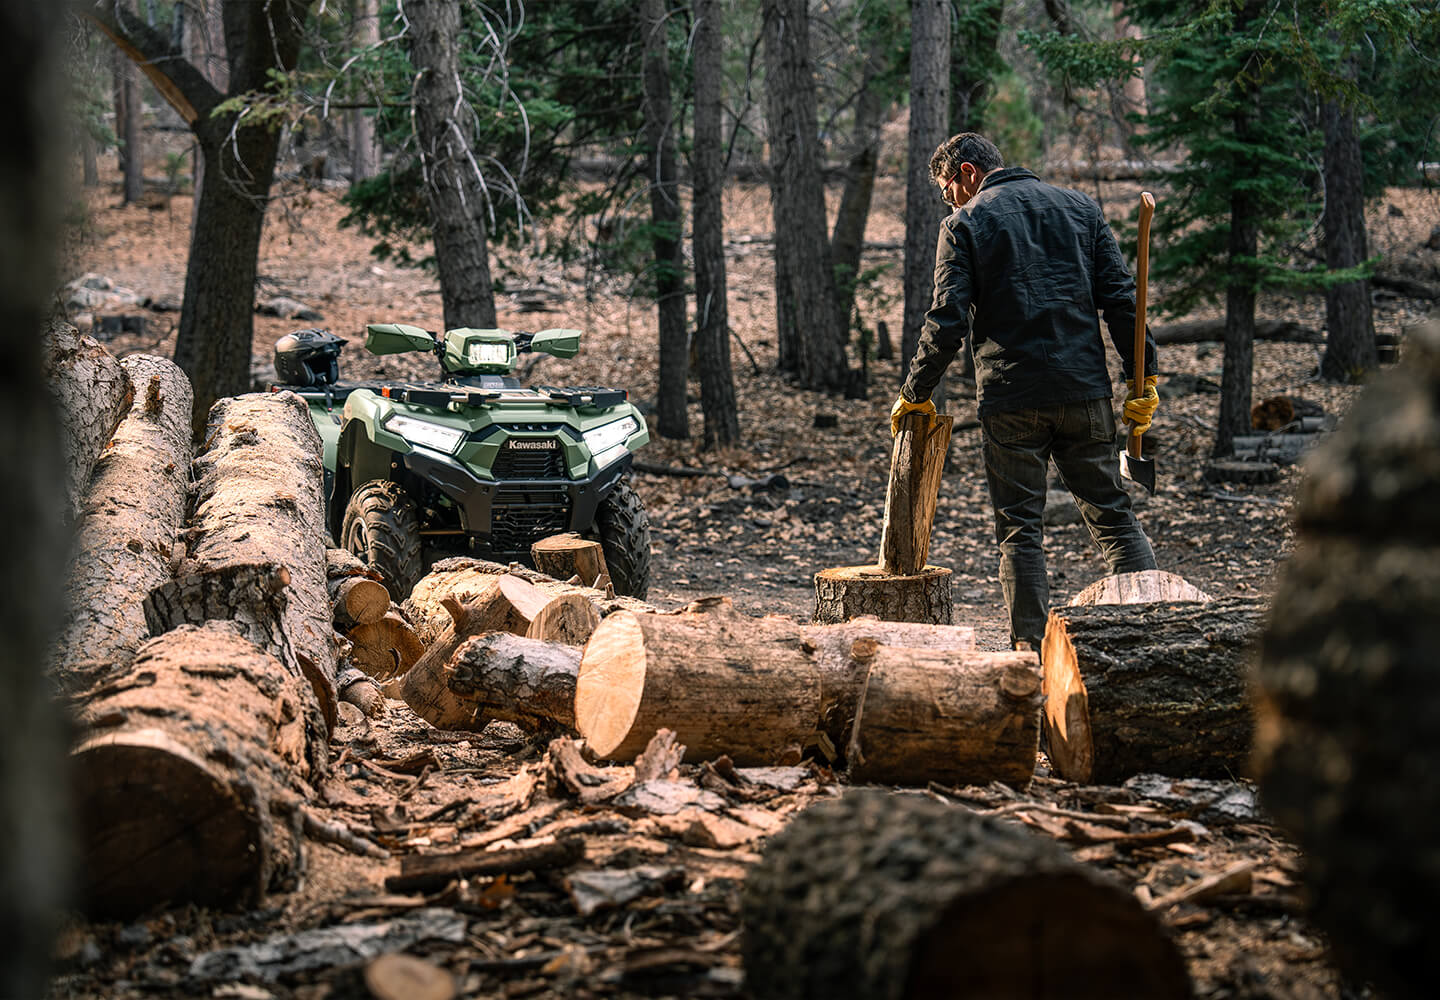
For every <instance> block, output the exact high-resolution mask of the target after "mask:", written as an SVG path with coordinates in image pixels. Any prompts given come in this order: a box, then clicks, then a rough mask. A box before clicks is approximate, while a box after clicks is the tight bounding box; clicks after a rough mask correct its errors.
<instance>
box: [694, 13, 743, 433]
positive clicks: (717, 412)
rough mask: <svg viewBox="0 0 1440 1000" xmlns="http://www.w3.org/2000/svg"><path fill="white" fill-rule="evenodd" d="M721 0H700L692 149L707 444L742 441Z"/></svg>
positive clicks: (697, 343)
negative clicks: (730, 271)
mask: <svg viewBox="0 0 1440 1000" xmlns="http://www.w3.org/2000/svg"><path fill="white" fill-rule="evenodd" d="M722 17H723V4H721V3H720V0H696V2H695V27H694V43H693V57H692V58H693V60H694V63H693V67H694V69H693V72H694V77H695V79H694V87H695V121H694V124H693V127H692V131H693V133H694V135H693V140H694V147H695V148H694V152H693V153H692V154H691V168H690V173H691V181H692V184H693V188H692V192H691V197H692V202H691V211H692V213H693V215H694V222H693V226H694V235H693V244H694V255H695V354H696V361H697V364H698V366H699V368H700V413H701V415H702V419H703V422H704V432H703V433H704V437H703V445H704V447H705V449H706V450H709V449H712V448H727V447H729V446H731V445H734V444H738V443H739V442H740V417H739V408H738V406H737V405H736V402H735V378H734V375H733V371H732V368H731V364H730V309H729V305H728V295H729V292H728V291H727V282H726V275H725V209H724V204H723V201H722V197H723V195H724V191H725V147H724V135H723V131H722V126H721V117H722V108H723V102H724V96H725V95H724V62H723V52H724V50H723V45H722V42H721V37H720V31H721V19H722Z"/></svg>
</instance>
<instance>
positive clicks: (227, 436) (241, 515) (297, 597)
mask: <svg viewBox="0 0 1440 1000" xmlns="http://www.w3.org/2000/svg"><path fill="white" fill-rule="evenodd" d="M212 186H213V187H219V186H220V185H212ZM206 439H207V441H209V448H208V449H207V450H206V451H205V452H204V453H202V454H201V455H199V456H198V457H197V458H196V460H195V492H194V515H193V516H192V519H191V523H192V527H191V532H190V539H189V553H188V555H189V558H190V559H191V560H193V561H194V562H195V563H196V564H198V566H199V567H200V569H202V570H205V569H218V568H222V567H226V566H231V565H260V564H266V563H272V562H276V561H278V562H279V563H280V564H281V565H283V566H284V568H285V569H286V571H287V572H288V575H289V586H288V588H287V591H286V594H287V600H286V607H285V610H284V613H283V615H282V626H283V632H284V635H285V637H286V640H287V642H288V643H289V644H290V645H291V647H292V648H291V653H290V657H291V658H293V660H294V661H295V665H297V666H298V667H299V668H300V669H301V670H302V671H303V673H304V676H306V677H307V678H309V680H310V682H311V684H312V686H313V687H314V689H315V699H316V703H317V704H318V705H319V707H320V708H321V710H322V712H323V713H324V717H325V720H326V723H327V724H328V725H331V726H333V725H334V722H335V718H336V715H335V712H336V691H335V654H336V650H335V643H334V628H333V627H332V624H331V611H330V597H329V592H328V590H327V588H326V585H325V549H326V546H325V540H326V533H325V505H324V500H323V499H322V495H321V489H322V486H321V484H322V473H323V471H324V470H323V467H322V466H321V462H320V435H319V434H318V433H317V432H316V430H315V424H314V423H313V422H312V421H311V419H310V411H309V407H307V406H306V404H305V401H304V400H303V399H301V398H300V397H299V396H297V395H295V394H294V393H290V392H284V393H252V394H249V395H245V396H241V397H238V398H235V399H225V400H221V401H220V402H219V403H217V404H216V405H215V408H214V409H213V410H212V411H211V414H210V426H209V432H208V434H207V436H206ZM279 658H280V660H281V662H282V663H284V664H285V665H286V667H287V668H288V667H290V666H291V662H290V659H289V658H287V657H286V656H283V655H282V656H280V657H279Z"/></svg>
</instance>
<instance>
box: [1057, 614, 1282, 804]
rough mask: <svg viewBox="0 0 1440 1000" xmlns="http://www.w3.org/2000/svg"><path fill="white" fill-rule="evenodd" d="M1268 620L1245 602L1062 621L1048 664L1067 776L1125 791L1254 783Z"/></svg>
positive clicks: (1061, 767)
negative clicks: (1173, 781)
mask: <svg viewBox="0 0 1440 1000" xmlns="http://www.w3.org/2000/svg"><path fill="white" fill-rule="evenodd" d="M1263 614H1264V608H1263V606H1262V604H1261V602H1260V601H1259V600H1256V599H1252V598H1241V597H1227V598H1218V599H1215V600H1212V601H1210V602H1209V603H1206V604H1199V603H1191V602H1183V603H1174V604H1131V605H1093V606H1090V607H1063V608H1055V609H1053V610H1051V612H1050V620H1049V622H1048V623H1047V624H1046V628H1045V641H1044V647H1043V651H1042V654H1041V661H1042V662H1043V663H1044V665H1045V722H1046V735H1047V738H1048V745H1049V752H1050V763H1051V765H1052V766H1053V767H1054V769H1055V773H1056V774H1057V775H1058V776H1060V777H1062V778H1065V779H1066V780H1067V781H1077V782H1081V783H1091V784H1118V783H1119V782H1121V781H1123V780H1124V779H1125V778H1128V777H1131V776H1132V775H1135V774H1140V773H1143V772H1156V773H1159V774H1169V775H1174V776H1176V777H1210V778H1226V777H1233V776H1235V775H1237V774H1240V773H1242V772H1244V770H1245V768H1246V764H1247V762H1248V757H1249V753H1250V744H1251V734H1252V731H1253V722H1252V718H1251V707H1250V703H1249V698H1248V691H1247V688H1246V669H1247V667H1248V664H1249V659H1250V654H1251V646H1252V644H1253V643H1254V641H1255V640H1256V639H1258V638H1259V633H1260V625H1261V618H1262V616H1263Z"/></svg>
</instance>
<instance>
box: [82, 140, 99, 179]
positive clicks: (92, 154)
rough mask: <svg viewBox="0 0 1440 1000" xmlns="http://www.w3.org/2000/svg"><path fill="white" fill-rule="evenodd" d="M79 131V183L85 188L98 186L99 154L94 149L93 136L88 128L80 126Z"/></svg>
mask: <svg viewBox="0 0 1440 1000" xmlns="http://www.w3.org/2000/svg"><path fill="white" fill-rule="evenodd" d="M81 128H82V131H81V133H80V176H81V183H82V184H84V185H85V187H87V188H93V187H99V186H100V163H99V156H98V154H97V153H96V150H95V146H96V143H95V137H94V136H93V135H91V134H90V130H89V128H87V127H85V126H83V125H82V126H81Z"/></svg>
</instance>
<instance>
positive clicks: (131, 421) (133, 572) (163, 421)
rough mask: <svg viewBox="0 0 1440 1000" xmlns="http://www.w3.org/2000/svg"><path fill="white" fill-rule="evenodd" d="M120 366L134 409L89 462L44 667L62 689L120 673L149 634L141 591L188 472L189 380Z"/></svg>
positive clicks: (175, 531) (162, 551) (156, 365)
mask: <svg viewBox="0 0 1440 1000" xmlns="http://www.w3.org/2000/svg"><path fill="white" fill-rule="evenodd" d="M120 367H121V368H122V369H123V370H124V372H125V373H126V374H127V376H128V380H129V382H130V383H131V384H133V385H134V386H135V387H136V388H137V390H138V391H137V393H136V398H135V403H134V405H132V406H131V407H130V411H129V413H127V414H126V415H125V418H124V419H123V420H121V421H120V426H119V427H117V428H116V429H115V433H114V436H113V437H112V438H111V440H110V443H109V444H108V445H107V446H106V448H105V451H104V452H103V453H102V454H101V456H100V458H99V461H97V462H96V463H95V469H94V472H93V474H92V475H91V477H90V482H89V485H88V486H87V488H86V491H85V494H84V498H83V501H82V505H81V514H80V520H79V523H78V525H77V531H76V539H75V546H74V555H73V556H72V557H71V560H70V563H69V566H68V572H67V576H66V592H67V593H66V597H67V604H68V605H69V609H70V615H69V618H68V620H67V621H66V623H65V626H64V628H63V629H62V630H61V632H60V636H59V638H58V639H57V640H56V643H55V649H54V654H53V657H52V661H51V662H52V664H53V665H54V669H53V671H52V673H53V675H54V676H55V678H56V680H57V681H58V682H59V684H60V687H61V689H62V690H65V691H70V692H75V691H79V690H82V689H83V688H85V687H88V686H89V685H90V684H91V683H93V682H94V681H95V680H96V679H98V677H99V675H101V674H103V673H104V672H106V671H108V670H112V669H115V668H117V667H123V666H124V665H125V664H127V663H128V662H129V661H130V659H131V657H133V656H134V655H135V650H136V649H137V648H139V646H140V643H142V642H143V641H144V640H145V639H146V638H148V637H149V632H148V630H147V626H146V623H145V611H144V607H143V602H144V598H145V595H147V594H149V593H150V591H151V590H152V589H154V588H155V587H158V586H161V585H162V584H164V583H165V582H166V581H168V580H169V579H170V577H171V556H172V550H173V549H174V548H175V547H176V545H177V538H178V536H179V534H180V529H181V527H182V526H183V524H184V522H185V504H186V500H187V499H188V496H189V473H190V404H191V393H190V382H189V380H188V379H186V378H185V373H184V372H182V371H181V370H180V369H179V368H178V367H176V366H175V364H174V363H172V362H170V361H168V360H166V359H165V358H157V357H153V356H151V355H146V354H136V355H131V356H130V357H128V358H125V359H124V360H123V361H122V362H121V363H120Z"/></svg>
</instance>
